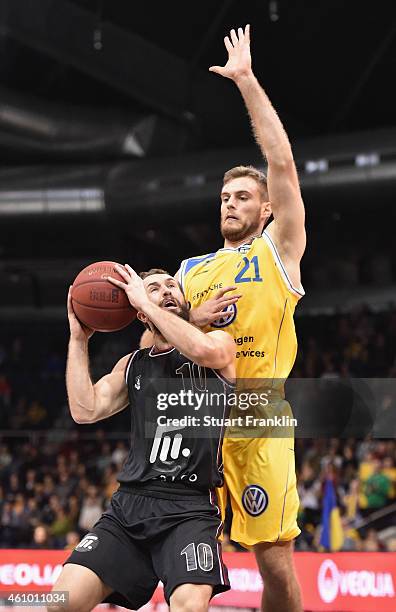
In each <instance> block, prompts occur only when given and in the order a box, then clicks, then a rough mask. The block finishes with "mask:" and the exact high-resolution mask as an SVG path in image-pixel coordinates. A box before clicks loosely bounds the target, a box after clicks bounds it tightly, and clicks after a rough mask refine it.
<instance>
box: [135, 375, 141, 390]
mask: <svg viewBox="0 0 396 612" xmlns="http://www.w3.org/2000/svg"><path fill="white" fill-rule="evenodd" d="M141 377H142V375H141V374H138V375H137V376H136V378H135V389H137V390H138V391H139V389H140V379H141Z"/></svg>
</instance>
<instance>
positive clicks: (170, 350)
mask: <svg viewBox="0 0 396 612" xmlns="http://www.w3.org/2000/svg"><path fill="white" fill-rule="evenodd" d="M154 348H155V345H154V344H153V346H152V347H151V349H150V352H149V357H159V356H160V355H168V354H169V353H171V352H172V351H174V350H175V347H174V346H173V347H172V348H171V349H169V350H168V351H158V352H157V353H153V352H152V351H153V349H154Z"/></svg>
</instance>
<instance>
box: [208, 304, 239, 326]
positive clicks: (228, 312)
mask: <svg viewBox="0 0 396 612" xmlns="http://www.w3.org/2000/svg"><path fill="white" fill-rule="evenodd" d="M223 313H224V314H222V315H221V317H219V318H218V319H217V320H216V321H213V323H212V327H227V325H231V323H232V322H233V321H235V317H236V315H237V307H236V304H230V305H229V306H227V308H225V309H224V310H223Z"/></svg>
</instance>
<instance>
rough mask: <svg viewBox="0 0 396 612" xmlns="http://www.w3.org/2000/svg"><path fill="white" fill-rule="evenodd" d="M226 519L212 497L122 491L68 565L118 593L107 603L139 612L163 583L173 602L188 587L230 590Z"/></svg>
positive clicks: (111, 596) (214, 592)
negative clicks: (179, 588)
mask: <svg viewBox="0 0 396 612" xmlns="http://www.w3.org/2000/svg"><path fill="white" fill-rule="evenodd" d="M221 529H222V523H221V517H220V514H219V511H218V508H217V506H216V505H214V504H213V503H211V500H210V499H209V494H208V495H190V494H189V493H188V494H185V495H183V494H181V495H180V494H177V495H176V494H175V493H172V494H169V493H165V492H162V491H148V490H146V489H145V490H143V491H142V490H140V489H131V488H130V487H128V489H127V490H125V489H124V488H123V487H121V488H120V489H119V490H118V491H117V492H116V493H115V494H114V495H113V497H112V499H111V505H110V508H109V510H107V511H106V512H105V513H104V514H103V515H102V517H101V518H100V519H99V521H98V522H97V523H96V524H95V525H94V527H93V528H92V530H91V531H90V532H89V533H88V534H87V535H86V536H85V537H84V538H83V539H82V540H81V542H80V543H79V544H78V545H77V546H76V548H75V549H74V550H73V552H72V553H71V555H70V557H69V558H68V559H67V561H66V563H76V564H77V565H83V566H84V567H88V568H89V569H91V570H92V571H93V572H95V574H97V575H98V576H99V578H100V579H101V580H102V581H103V582H104V583H105V584H107V585H108V586H109V587H112V588H113V589H114V592H113V593H112V594H111V595H110V596H109V597H108V598H107V599H106V600H105V602H109V603H114V604H117V605H120V606H123V607H125V608H131V609H133V610H136V609H138V608H140V607H141V606H143V605H144V604H145V603H147V602H148V601H150V599H151V597H152V595H153V593H154V591H155V589H156V587H157V584H158V582H159V581H160V580H161V581H162V582H163V585H164V594H165V599H166V601H167V603H168V604H169V598H170V596H171V594H172V592H173V591H174V589H175V588H176V587H177V586H179V585H181V584H185V583H196V584H209V585H213V595H216V594H217V593H221V592H223V591H228V590H229V589H230V586H229V580H228V574H227V568H226V567H225V565H224V564H223V561H222V557H221V546H220V543H219V541H218V536H219V535H220V532H221Z"/></svg>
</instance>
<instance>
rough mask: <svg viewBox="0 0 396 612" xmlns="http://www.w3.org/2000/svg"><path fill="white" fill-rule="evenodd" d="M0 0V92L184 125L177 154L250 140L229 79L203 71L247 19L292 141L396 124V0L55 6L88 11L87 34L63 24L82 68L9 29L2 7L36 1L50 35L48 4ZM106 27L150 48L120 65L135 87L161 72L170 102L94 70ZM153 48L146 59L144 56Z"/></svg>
mask: <svg viewBox="0 0 396 612" xmlns="http://www.w3.org/2000/svg"><path fill="white" fill-rule="evenodd" d="M2 2H4V3H5V5H8V8H6V9H3V11H2V12H1V13H0V19H1V22H2V25H3V26H4V28H3V36H2V37H1V39H0V40H1V53H0V85H2V86H3V87H7V88H8V89H11V90H13V91H17V92H23V93H24V94H29V95H34V96H36V97H38V98H39V99H41V100H45V101H51V102H53V103H56V104H59V105H62V106H64V105H65V104H66V105H73V106H78V107H81V106H82V107H88V108H91V107H95V108H96V109H98V108H99V109H107V110H110V109H114V110H117V109H118V112H121V113H122V112H123V113H138V114H139V113H140V114H142V113H143V114H145V113H146V114H147V113H154V114H158V115H160V116H161V115H163V116H164V117H166V116H167V118H168V119H171V120H172V121H175V122H179V123H180V122H182V123H183V122H184V123H189V130H190V132H191V134H190V137H189V138H187V139H185V140H184V141H183V143H182V147H184V148H185V149H187V150H188V149H203V148H212V149H213V148H224V147H231V146H232V147H236V146H240V145H246V144H248V143H249V142H251V135H250V130H249V125H248V121H247V119H246V114H245V112H244V109H243V105H242V103H241V101H240V100H239V96H238V93H237V91H236V90H235V88H234V87H233V85H232V84H231V83H224V84H221V85H220V84H218V83H217V84H214V81H215V80H221V77H219V76H217V75H214V74H210V73H208V74H207V68H208V66H210V65H211V64H217V63H222V62H224V60H225V58H226V53H225V49H224V47H223V36H224V35H225V34H226V33H227V32H228V30H229V29H230V28H231V27H236V26H239V25H244V24H245V23H247V22H250V23H251V28H252V54H253V63H254V69H255V71H256V74H257V76H258V78H259V80H260V81H261V83H262V84H263V86H264V87H265V88H266V90H267V92H268V94H269V95H270V97H271V99H272V101H273V103H274V105H275V107H276V108H277V109H278V111H279V113H280V115H281V117H282V119H283V120H284V123H285V125H286V127H287V130H288V132H289V134H290V136H291V137H292V138H299V139H301V138H305V137H311V136H320V135H324V134H329V133H334V132H348V131H357V130H365V129H374V128H378V127H384V126H392V125H395V123H396V118H395V108H396V93H395V87H394V75H395V69H396V36H395V34H396V4H395V3H394V2H392V1H385V0H377V1H376V2H375V3H373V2H362V1H361V0H360V1H358V0H349V1H348V2H346V1H345V0H304V1H303V0H287V1H286V0H277V1H275V0H250V1H249V0H247V1H244V2H240V1H236V0H234V1H233V0H223V1H218V2H213V1H208V0H201V1H200V2H199V3H191V2H182V1H181V0H177V1H174V2H159V1H157V2H147V3H145V2H143V3H142V2H130V1H129V0H96V1H94V0H73V1H72V2H71V1H69V2H65V1H64V0H58V3H59V7H60V6H61V5H62V7H63V10H64V11H66V12H67V11H69V12H70V14H72V13H73V11H76V10H77V11H79V13H78V15H80V17H81V16H83V14H86V15H87V16H89V17H90V19H91V21H90V23H91V25H92V27H88V28H87V27H85V28H84V29H80V28H79V27H77V26H78V23H77V21H78V20H77V17H76V18H75V17H74V15H73V19H76V29H75V30H73V29H71V28H70V24H66V20H65V28H66V27H69V32H68V36H69V37H70V38H72V39H74V43H75V45H76V47H77V46H78V45H79V44H80V45H85V48H87V49H89V50H90V53H91V57H90V62H91V63H90V65H89V66H87V65H83V63H81V66H80V65H79V62H78V58H77V59H76V56H74V57H73V58H71V57H68V56H67V54H64V55H62V53H61V52H59V53H58V54H57V52H56V49H54V48H51V45H46V41H45V40H43V39H41V40H40V41H37V39H36V40H35V39H34V36H33V35H30V34H29V35H26V36H24V34H23V32H22V34H21V32H18V31H17V30H15V29H13V28H12V27H10V23H9V15H8V11H9V10H11V9H10V8H9V7H10V6H11V4H12V10H13V12H14V14H15V13H16V12H17V11H18V6H19V5H20V8H21V11H22V10H25V7H26V5H27V4H28V5H29V4H30V6H31V7H32V6H33V5H34V10H35V16H36V18H37V21H41V22H44V23H45V19H46V11H48V12H51V11H52V16H51V18H50V17H48V37H49V39H50V36H51V29H52V28H51V19H54V15H55V19H56V12H55V13H54V10H55V9H54V6H56V5H57V2H55V3H53V5H52V6H51V3H50V2H49V1H48V0H35V2H32V1H30V3H29V2H27V1H26V0H13V1H12V3H10V2H8V3H7V2H6V0H2ZM50 9H51V11H50ZM66 12H65V13H64V14H65V15H66ZM59 19H62V15H61V13H59ZM71 23H73V21H72V22H71ZM41 25H42V24H41ZM58 25H59V24H58ZM109 26H110V27H111V35H112V36H113V39H114V36H116V34H117V33H121V34H123V35H124V34H125V35H136V34H137V35H138V36H139V37H142V38H143V39H144V40H145V41H146V43H149V44H150V47H148V49H149V51H150V52H149V53H143V52H141V49H140V50H139V48H138V47H135V53H130V48H129V47H125V54H124V56H123V57H122V56H121V60H120V59H119V60H118V65H119V66H120V68H121V67H122V69H123V70H128V65H129V64H130V65H131V71H132V70H134V71H136V72H137V71H138V72H139V79H140V82H143V81H144V79H146V82H147V83H148V84H150V81H151V80H155V79H157V80H158V78H159V76H160V77H161V79H162V82H161V83H160V85H161V88H162V91H163V92H164V94H165V90H166V89H168V90H169V91H168V92H166V93H167V95H168V99H172V104H173V107H171V105H169V104H168V106H167V107H166V106H165V103H164V104H163V108H162V110H161V108H160V106H161V102H162V101H161V100H159V97H161V96H158V92H157V93H156V91H155V88H154V89H152V91H151V92H150V89H149V88H148V89H147V91H148V95H147V96H146V97H145V99H142V96H141V95H140V93H139V92H140V90H139V88H138V87H137V88H136V89H135V91H134V90H133V87H131V88H130V89H129V90H128V91H126V88H125V87H124V84H123V83H122V82H121V81H122V78H121V77H122V75H121V72H120V75H121V76H120V83H117V82H116V77H115V78H114V79H113V80H112V82H111V83H110V80H111V79H108V78H107V79H106V78H103V75H102V74H100V73H98V72H97V71H96V70H95V57H96V58H97V60H98V61H99V60H101V59H102V58H103V57H105V56H106V53H109V48H110V47H112V45H113V39H111V38H110V34H109V33H108V32H109V30H108V28H109ZM79 37H81V40H80V39H79ZM125 40H127V38H125ZM95 43H96V45H97V47H98V49H97V50H95V49H94V44H95ZM55 46H56V45H55ZM106 47H107V48H106ZM131 49H132V47H131ZM110 50H111V49H110ZM153 50H155V51H156V52H155V53H154V52H153V53H151V51H153ZM139 51H140V52H139ZM157 52H158V53H157ZM164 52H167V53H168V54H171V56H175V57H176V58H178V59H179V60H182V61H181V62H179V63H178V67H179V68H180V70H181V71H182V72H181V73H183V75H186V78H185V79H183V80H182V82H181V83H175V82H173V80H172V74H171V72H172V71H171V70H169V73H167V70H168V69H169V67H170V66H171V64H169V62H168V60H169V58H170V56H169V55H168V54H166V55H165V54H164ZM109 56H110V54H109ZM162 57H163V61H162V60H161V58H162ZM114 58H115V56H113V59H114ZM171 59H172V57H171ZM173 59H174V58H173ZM92 62H93V63H92ZM121 64H123V65H122V66H121ZM201 85H202V86H201ZM161 88H160V90H161ZM216 88H217V89H216ZM172 95H173V98H172ZM219 98H221V99H219Z"/></svg>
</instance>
